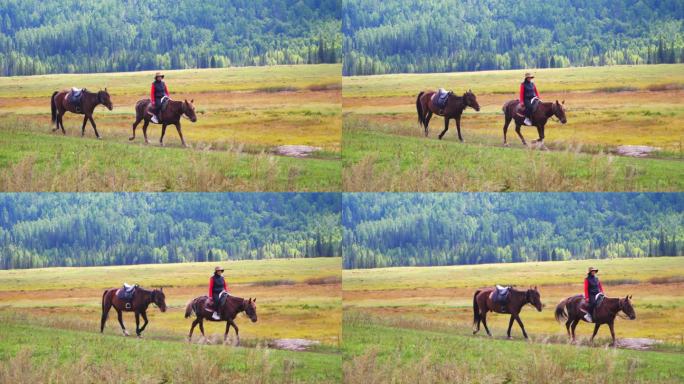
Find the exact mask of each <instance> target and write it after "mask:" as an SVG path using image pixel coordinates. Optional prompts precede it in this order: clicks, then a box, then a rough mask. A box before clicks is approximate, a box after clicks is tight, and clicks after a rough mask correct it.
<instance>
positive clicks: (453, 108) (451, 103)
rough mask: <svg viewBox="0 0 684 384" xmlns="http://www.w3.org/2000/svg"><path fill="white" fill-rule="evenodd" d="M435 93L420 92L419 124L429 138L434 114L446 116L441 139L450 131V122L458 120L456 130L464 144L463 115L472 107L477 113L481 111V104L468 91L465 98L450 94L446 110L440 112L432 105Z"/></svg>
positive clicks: (418, 99) (417, 103) (417, 108)
mask: <svg viewBox="0 0 684 384" xmlns="http://www.w3.org/2000/svg"><path fill="white" fill-rule="evenodd" d="M434 94H435V92H420V93H419V94H418V97H417V98H416V111H417V112H418V124H419V125H420V126H422V127H424V128H425V137H427V136H428V125H429V124H430V119H431V118H432V114H433V113H434V114H436V115H437V116H444V130H443V131H442V133H440V135H439V139H440V140H442V137H443V136H444V134H445V133H446V131H448V130H449V120H451V119H454V120H456V130H457V131H458V139H459V140H460V141H461V142H463V137H462V136H461V115H462V114H463V110H465V109H466V107H471V108H473V109H474V110H476V111H478V112H479V111H480V104H478V103H477V97H476V96H475V94H474V93H473V91H471V90H468V92H466V93H464V94H463V96H456V95H454V94H453V93H451V92H449V96H448V99H447V104H446V107H445V108H444V110H442V111H440V109H439V108H437V107H435V106H434V105H433V104H432V96H433V95H434Z"/></svg>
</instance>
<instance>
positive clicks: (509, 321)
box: [506, 315, 515, 339]
mask: <svg viewBox="0 0 684 384" xmlns="http://www.w3.org/2000/svg"><path fill="white" fill-rule="evenodd" d="M513 320H515V319H514V318H513V315H511V319H510V320H508V332H506V334H507V335H508V338H509V339H510V338H511V328H513Z"/></svg>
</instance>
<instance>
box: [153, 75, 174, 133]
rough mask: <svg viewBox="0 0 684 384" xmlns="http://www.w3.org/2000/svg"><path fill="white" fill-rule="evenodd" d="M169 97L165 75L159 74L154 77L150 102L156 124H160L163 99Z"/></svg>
mask: <svg viewBox="0 0 684 384" xmlns="http://www.w3.org/2000/svg"><path fill="white" fill-rule="evenodd" d="M164 96H166V97H169V89H168V88H167V87H166V83H164V75H163V74H162V73H161V72H157V73H156V74H155V75H154V81H153V82H152V87H151V88H150V102H151V103H152V110H151V111H150V112H151V115H152V122H153V123H155V124H158V123H159V120H160V119H159V112H160V109H161V99H162V97H164Z"/></svg>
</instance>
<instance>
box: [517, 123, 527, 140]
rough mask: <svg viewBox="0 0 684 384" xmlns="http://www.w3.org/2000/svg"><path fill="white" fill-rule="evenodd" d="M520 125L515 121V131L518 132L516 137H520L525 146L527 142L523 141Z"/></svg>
mask: <svg viewBox="0 0 684 384" xmlns="http://www.w3.org/2000/svg"><path fill="white" fill-rule="evenodd" d="M520 127H521V124H520V123H518V122H517V121H516V122H515V133H517V134H518V137H519V138H520V141H522V143H523V145H525V146H527V143H526V142H525V138H524V137H523V135H522V132H520Z"/></svg>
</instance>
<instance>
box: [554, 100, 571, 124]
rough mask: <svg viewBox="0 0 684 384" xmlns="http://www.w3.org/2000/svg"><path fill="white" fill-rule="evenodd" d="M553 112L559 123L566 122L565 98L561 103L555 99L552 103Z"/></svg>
mask: <svg viewBox="0 0 684 384" xmlns="http://www.w3.org/2000/svg"><path fill="white" fill-rule="evenodd" d="M553 114H554V116H556V117H557V118H558V120H560V122H561V124H565V123H567V122H568V119H567V118H566V117H565V100H563V102H562V103H559V102H558V100H556V102H555V103H554V104H553Z"/></svg>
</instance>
